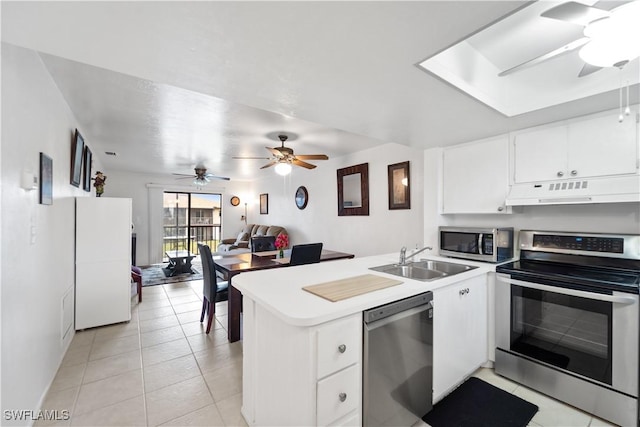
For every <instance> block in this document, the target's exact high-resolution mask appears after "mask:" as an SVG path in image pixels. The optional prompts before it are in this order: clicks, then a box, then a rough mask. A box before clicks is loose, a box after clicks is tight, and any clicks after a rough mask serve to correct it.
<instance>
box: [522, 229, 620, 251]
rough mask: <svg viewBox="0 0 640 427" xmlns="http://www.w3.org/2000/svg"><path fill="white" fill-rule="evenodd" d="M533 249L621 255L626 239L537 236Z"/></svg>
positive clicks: (534, 239) (553, 235) (554, 235)
mask: <svg viewBox="0 0 640 427" xmlns="http://www.w3.org/2000/svg"><path fill="white" fill-rule="evenodd" d="M533 247H534V248H538V249H567V250H575V251H586V252H607V253H613V254H621V253H624V239H623V238H619V237H595V236H580V235H576V236H570V235H557V234H535V235H534V236H533Z"/></svg>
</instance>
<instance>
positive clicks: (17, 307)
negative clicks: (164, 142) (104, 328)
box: [1, 43, 100, 425]
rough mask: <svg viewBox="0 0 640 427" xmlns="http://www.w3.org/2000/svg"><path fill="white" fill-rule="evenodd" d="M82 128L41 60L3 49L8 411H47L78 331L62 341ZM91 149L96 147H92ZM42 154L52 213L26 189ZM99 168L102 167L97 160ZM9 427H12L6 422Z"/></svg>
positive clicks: (4, 393) (4, 343) (70, 280)
mask: <svg viewBox="0 0 640 427" xmlns="http://www.w3.org/2000/svg"><path fill="white" fill-rule="evenodd" d="M76 127H77V123H76V120H75V118H74V116H73V114H72V113H71V111H70V109H69V107H68V105H67V103H66V102H65V100H64V99H63V97H62V95H61V94H60V92H59V91H58V88H57V87H56V85H55V84H54V82H53V80H52V79H51V77H50V76H49V74H48V73H47V71H46V69H45V68H44V66H43V64H42V62H41V60H40V57H39V56H38V55H37V54H36V53H34V52H33V51H30V50H26V49H22V48H17V47H15V46H11V45H7V44H4V43H3V44H2V146H1V148H2V169H1V171H2V199H1V203H2V243H1V244H2V264H1V285H2V300H1V302H2V310H1V314H2V359H1V360H2V380H1V381H2V402H1V406H2V409H3V410H5V409H15V410H17V409H25V410H27V409H34V410H36V409H39V408H40V403H41V400H42V398H43V397H44V395H45V393H46V391H47V388H48V387H49V385H50V384H51V381H52V380H53V378H54V376H55V373H56V371H57V369H58V366H59V365H60V362H61V360H62V357H63V355H64V352H65V350H66V347H67V346H68V344H69V342H70V340H71V338H72V336H73V328H72V331H71V332H70V333H69V334H68V335H67V336H66V338H65V339H64V340H63V339H62V315H63V312H62V297H63V295H65V293H66V292H68V291H71V292H72V293H73V284H74V226H75V225H74V224H75V219H74V206H75V205H74V197H83V196H88V195H89V193H86V192H84V191H82V190H80V189H78V188H76V187H73V186H71V185H70V184H69V165H70V157H71V155H70V151H71V149H70V147H71V140H72V136H73V132H74V130H75V128H76ZM80 131H81V132H82V129H80ZM86 142H87V144H88V145H89V146H91V141H86ZM40 152H44V153H45V154H47V155H48V156H49V157H51V158H52V159H53V205H49V206H46V205H40V204H39V203H38V191H37V190H34V191H25V190H23V189H22V188H20V176H21V172H22V171H23V170H27V169H28V170H31V171H32V172H35V173H36V174H38V170H39V153H40ZM94 156H95V154H94ZM96 167H100V163H99V158H98V157H97V156H96V157H94V170H95V168H96ZM32 231H33V232H34V234H35V236H34V239H32V237H31V235H32ZM71 309H73V305H71ZM61 409H63V408H61ZM5 424H7V425H9V424H11V423H10V422H8V421H6V420H3V425H5ZM21 424H25V422H22V423H21Z"/></svg>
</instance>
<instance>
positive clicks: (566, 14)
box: [540, 1, 610, 26]
mask: <svg viewBox="0 0 640 427" xmlns="http://www.w3.org/2000/svg"><path fill="white" fill-rule="evenodd" d="M609 15H610V14H609V12H607V11H606V10H602V9H598V8H597V7H591V6H587V5H584V4H582V3H578V2H575V1H568V2H566V3H562V4H559V5H558V6H554V7H552V8H551V9H547V10H545V11H544V12H542V13H541V14H540V16H543V17H545V18H551V19H558V20H560V21H566V22H571V23H572V24H578V25H582V26H586V25H587V24H588V23H589V22H593V21H595V20H596V19H602V18H606V17H608V16H609Z"/></svg>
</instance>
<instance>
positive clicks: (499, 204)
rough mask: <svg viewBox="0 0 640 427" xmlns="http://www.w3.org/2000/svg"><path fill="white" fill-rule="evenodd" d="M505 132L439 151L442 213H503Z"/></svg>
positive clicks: (506, 186)
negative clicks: (441, 178)
mask: <svg viewBox="0 0 640 427" xmlns="http://www.w3.org/2000/svg"><path fill="white" fill-rule="evenodd" d="M508 190H509V137H508V136H507V135H504V136H501V137H498V138H493V139H489V140H483V141H479V142H476V143H471V144H465V145H462V146H458V147H451V148H447V149H445V150H444V151H443V206H442V210H443V213H506V212H507V210H506V207H505V198H506V196H507V192H508Z"/></svg>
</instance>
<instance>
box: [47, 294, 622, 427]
mask: <svg viewBox="0 0 640 427" xmlns="http://www.w3.org/2000/svg"><path fill="white" fill-rule="evenodd" d="M132 301H134V300H132ZM136 301H137V300H136ZM201 308H202V281H191V282H184V283H173V284H168V285H159V286H151V287H145V288H144V290H143V301H142V303H140V304H134V305H133V306H132V318H131V321H130V322H129V323H125V324H118V325H113V326H106V327H102V328H95V329H91V330H87V331H82V332H77V333H76V335H75V337H74V339H73V341H72V343H71V346H70V348H69V350H68V351H67V354H66V355H65V357H64V360H63V362H62V366H61V367H60V369H59V370H58V373H57V375H56V377H55V379H54V381H53V384H52V385H51V389H50V390H49V394H48V395H47V398H46V399H45V402H44V407H43V408H42V409H50V410H63V409H67V410H69V411H70V413H71V419H70V420H67V421H63V422H57V423H53V422H37V423H36V424H35V425H36V426H39V425H65V426H246V425H247V424H246V423H245V421H244V419H243V418H242V415H241V414H240V406H241V404H242V342H241V341H240V342H236V343H233V344H229V342H228V341H227V331H226V329H225V327H226V320H227V319H226V313H227V311H226V310H227V305H226V302H224V303H218V305H217V308H216V322H215V325H214V326H213V328H215V329H212V330H211V333H210V334H209V335H206V334H205V333H204V325H203V324H201V323H200V310H201ZM474 375H475V376H477V377H479V378H481V379H483V380H484V381H487V382H488V383H490V384H493V385H495V386H497V387H500V388H502V389H504V390H506V391H508V392H510V393H513V394H515V395H517V396H519V397H521V398H523V399H525V400H527V401H529V402H532V403H534V404H535V405H537V406H538V407H539V408H540V409H539V411H538V412H537V413H536V415H535V416H534V417H533V419H532V420H531V423H530V426H534V427H560V426H562V427H565V426H567V427H568V426H576V427H600V426H610V425H611V424H608V423H606V422H605V421H603V420H600V419H598V418H594V417H592V416H591V415H589V414H586V413H584V412H582V411H579V410H577V409H575V408H572V407H570V406H567V405H564V404H562V403H560V402H558V401H555V400H553V399H551V398H549V397H546V396H544V395H541V394H539V393H536V392H535V391H532V390H530V389H528V388H526V387H524V386H521V385H519V384H517V383H515V382H512V381H509V380H507V379H505V378H503V377H500V376H498V375H496V374H495V373H494V372H493V370H492V369H486V368H485V369H479V370H478V371H477V372H476V373H475V374H474ZM418 426H423V427H424V426H426V424H424V423H422V422H421V423H418V424H416V425H415V427H418Z"/></svg>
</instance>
